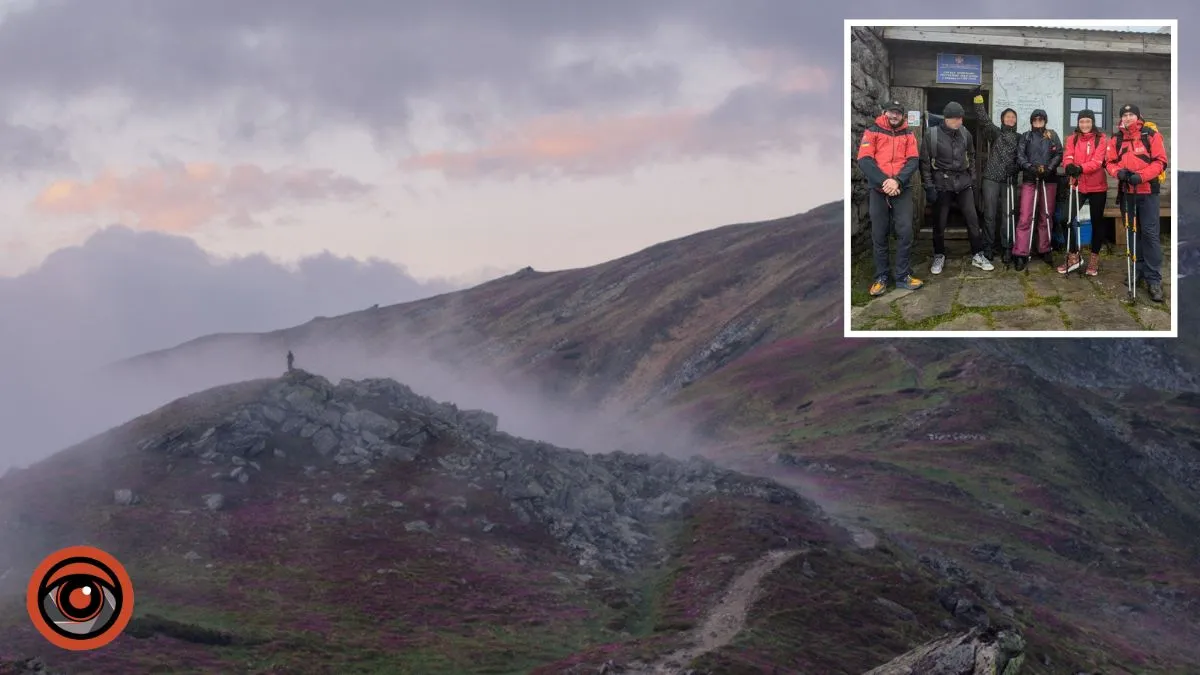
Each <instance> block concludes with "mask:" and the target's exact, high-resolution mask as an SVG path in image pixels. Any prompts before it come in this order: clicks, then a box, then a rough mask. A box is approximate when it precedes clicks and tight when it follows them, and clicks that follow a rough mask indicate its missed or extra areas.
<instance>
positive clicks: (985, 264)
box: [971, 253, 996, 272]
mask: <svg viewBox="0 0 1200 675" xmlns="http://www.w3.org/2000/svg"><path fill="white" fill-rule="evenodd" d="M971 264H972V265H974V266H976V267H978V268H979V269H981V270H983V271H984V272H991V271H992V270H994V269H996V266H995V265H993V264H992V261H991V260H988V259H987V256H985V255H984V254H982V253H976V254H975V257H974V258H971Z"/></svg>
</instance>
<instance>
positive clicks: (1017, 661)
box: [864, 629, 1025, 675]
mask: <svg viewBox="0 0 1200 675" xmlns="http://www.w3.org/2000/svg"><path fill="white" fill-rule="evenodd" d="M1024 661H1025V640H1024V638H1022V637H1021V636H1020V635H1019V634H1017V633H1016V632H1013V631H1010V630H997V629H974V630H971V631H969V632H967V633H964V634H960V635H950V636H947V637H943V638H939V639H937V640H934V641H932V642H929V643H926V644H924V645H922V646H920V647H918V648H916V649H914V650H912V651H911V652H908V653H907V654H904V655H903V656H900V657H897V658H895V659H893V660H891V661H889V662H888V663H886V664H884V665H882V666H879V667H878V668H875V669H873V670H871V671H868V672H867V673H865V674H864V675H1017V673H1019V672H1020V670H1021V664H1022V663H1023V662H1024Z"/></svg>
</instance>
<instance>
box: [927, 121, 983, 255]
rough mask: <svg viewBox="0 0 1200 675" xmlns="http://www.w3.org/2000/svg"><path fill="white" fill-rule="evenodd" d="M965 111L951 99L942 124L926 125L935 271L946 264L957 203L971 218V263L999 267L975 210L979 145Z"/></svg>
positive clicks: (964, 218) (967, 220)
mask: <svg viewBox="0 0 1200 675" xmlns="http://www.w3.org/2000/svg"><path fill="white" fill-rule="evenodd" d="M964 113H965V111H964V110H963V107H962V106H961V105H959V104H958V103H955V102H953V101H951V102H950V103H949V104H947V105H946V109H945V110H943V111H942V118H943V119H942V122H941V124H939V125H937V126H934V127H930V128H928V129H926V130H925V134H926V136H925V139H924V142H922V143H921V146H922V147H921V160H920V165H921V183H922V184H924V185H925V193H926V199H927V200H928V201H930V202H932V203H934V204H935V205H936V206H935V211H934V213H935V214H936V219H935V220H934V224H933V263H932V264H931V265H930V266H929V271H930V273H932V274H941V273H942V269H943V267H945V265H946V221H947V220H949V218H950V207H951V206H956V207H957V208H958V210H959V211H960V212H961V213H962V216H963V220H965V221H966V222H967V237H968V239H970V241H971V253H972V254H973V255H972V257H971V264H972V265H974V266H976V267H978V268H979V269H982V270H985V271H989V272H990V271H991V270H993V269H995V267H993V266H992V263H991V261H989V260H988V259H987V258H986V257H985V256H984V255H983V246H984V245H983V242H982V241H981V236H980V234H979V217H978V215H977V214H976V213H975V148H974V145H973V141H972V139H971V134H970V132H968V131H967V130H966V129H964V128H963V125H962V122H963V115H964ZM934 136H936V138H934ZM931 138H933V140H932V142H931V141H930V139H931Z"/></svg>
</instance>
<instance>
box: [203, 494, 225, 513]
mask: <svg viewBox="0 0 1200 675" xmlns="http://www.w3.org/2000/svg"><path fill="white" fill-rule="evenodd" d="M201 499H203V500H204V507H205V508H207V509H208V510H209V511H220V510H221V509H222V508H224V507H225V495H223V494H221V493H219V492H214V493H212V494H207V495H204V496H203V497H201Z"/></svg>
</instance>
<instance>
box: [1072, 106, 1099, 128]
mask: <svg viewBox="0 0 1200 675" xmlns="http://www.w3.org/2000/svg"><path fill="white" fill-rule="evenodd" d="M1076 119H1077V121H1076V125H1078V124H1079V122H1078V120H1084V119H1087V120H1091V121H1092V124H1095V123H1096V113H1094V112H1092V111H1091V110H1088V109H1087V108H1084V109H1083V110H1080V111H1079V114H1078V115H1077V116H1076Z"/></svg>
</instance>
